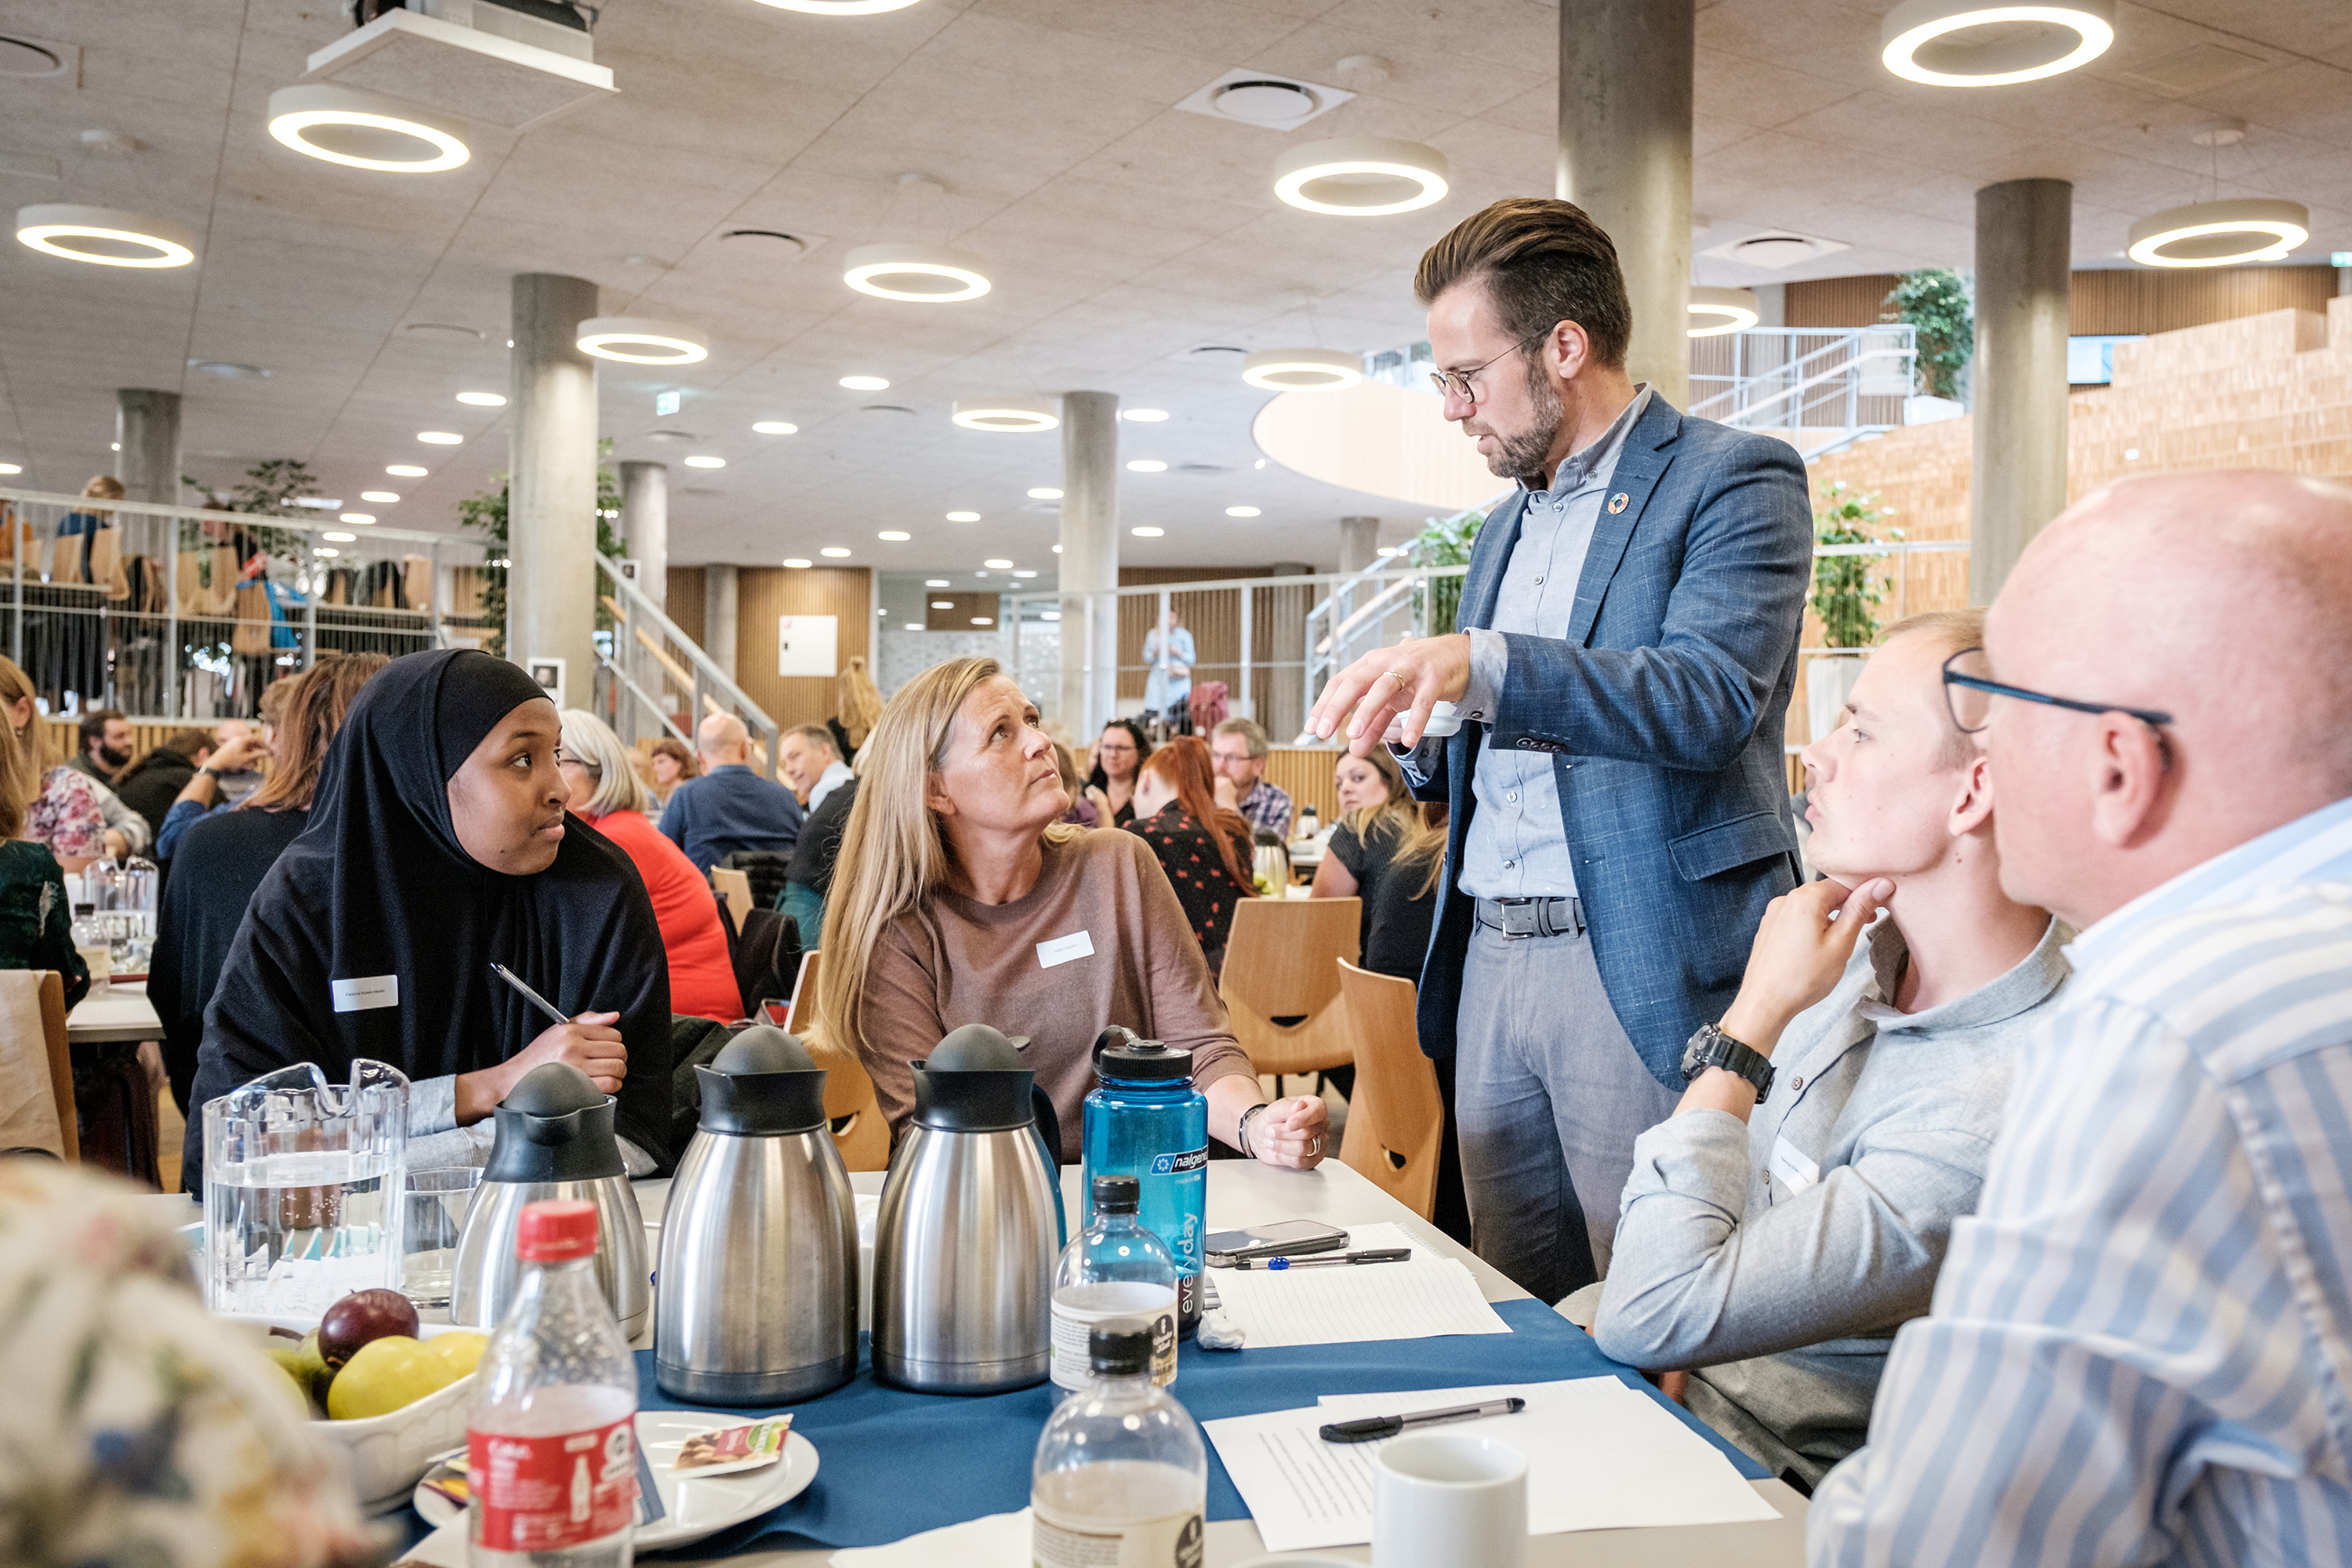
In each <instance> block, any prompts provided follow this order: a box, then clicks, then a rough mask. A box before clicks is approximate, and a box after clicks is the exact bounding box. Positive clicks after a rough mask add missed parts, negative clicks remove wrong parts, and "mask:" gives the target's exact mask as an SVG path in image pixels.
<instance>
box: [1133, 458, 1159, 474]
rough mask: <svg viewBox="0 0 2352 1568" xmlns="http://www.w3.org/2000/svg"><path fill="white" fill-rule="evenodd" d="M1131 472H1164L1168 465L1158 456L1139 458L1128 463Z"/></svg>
mask: <svg viewBox="0 0 2352 1568" xmlns="http://www.w3.org/2000/svg"><path fill="white" fill-rule="evenodd" d="M1127 471H1128V472H1129V473H1130V474H1164V473H1166V472H1167V471H1168V465H1167V464H1165V463H1163V462H1161V461H1160V459H1159V458H1135V459H1134V460H1133V461H1131V462H1129V464H1128V465H1127Z"/></svg>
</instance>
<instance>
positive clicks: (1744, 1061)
mask: <svg viewBox="0 0 2352 1568" xmlns="http://www.w3.org/2000/svg"><path fill="white" fill-rule="evenodd" d="M1691 1047H1692V1048H1691V1056H1690V1059H1689V1061H1688V1062H1686V1064H1685V1079H1696V1078H1697V1077H1698V1075H1699V1074H1700V1073H1702V1072H1704V1071H1706V1069H1707V1068H1711V1067H1717V1068H1723V1069H1724V1070H1725V1071H1726V1072H1729V1073H1736V1074H1738V1076H1739V1077H1741V1078H1743V1079H1747V1080H1748V1085H1749V1086H1750V1087H1751V1088H1753V1089H1755V1090H1756V1103H1757V1104H1759V1105H1761V1104H1763V1103H1764V1101H1765V1099H1766V1098H1767V1097H1768V1096H1769V1095H1770V1094H1771V1092H1772V1058H1769V1057H1768V1056H1766V1055H1765V1054H1764V1053H1763V1052H1761V1051H1759V1050H1758V1049H1756V1047H1753V1046H1750V1045H1748V1043H1747V1042H1745V1041H1743V1040H1736V1039H1734V1038H1732V1037H1730V1036H1729V1035H1727V1034H1725V1033H1724V1032H1723V1031H1722V1030H1721V1029H1720V1028H1718V1027H1717V1026H1715V1025H1713V1024H1705V1025H1701V1026H1700V1028H1699V1035H1698V1037H1697V1038H1696V1039H1694V1040H1693V1041H1692V1042H1691Z"/></svg>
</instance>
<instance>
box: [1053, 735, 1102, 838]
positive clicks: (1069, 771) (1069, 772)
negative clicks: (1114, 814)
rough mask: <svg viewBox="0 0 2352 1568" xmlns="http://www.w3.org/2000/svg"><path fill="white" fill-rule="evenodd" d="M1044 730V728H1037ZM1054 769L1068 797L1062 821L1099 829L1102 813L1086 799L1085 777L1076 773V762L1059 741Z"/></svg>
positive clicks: (1055, 746) (1055, 745) (1088, 793)
mask: <svg viewBox="0 0 2352 1568" xmlns="http://www.w3.org/2000/svg"><path fill="white" fill-rule="evenodd" d="M1039 728H1041V729H1042V728H1044V726H1042V725H1041V726H1039ZM1054 767H1055V770H1056V771H1057V772H1059V773H1061V775H1062V788H1063V790H1064V791H1065V792H1066V793H1067V794H1068V795H1069V797H1070V809H1069V810H1067V811H1066V812H1064V813H1062V820H1063V821H1064V822H1066V823H1068V824H1069V825H1070V826H1073V827H1100V826H1102V825H1103V820H1102V813H1101V812H1100V811H1097V809H1096V808H1095V803H1094V802H1093V801H1091V800H1089V799H1088V798H1087V796H1088V795H1090V794H1091V793H1092V792H1091V791H1089V790H1088V789H1087V781H1086V778H1085V775H1083V774H1082V773H1079V772H1078V760H1077V759H1076V757H1074V756H1072V755H1070V748H1069V747H1068V746H1067V745H1066V744H1065V743H1064V742H1060V741H1055V742H1054Z"/></svg>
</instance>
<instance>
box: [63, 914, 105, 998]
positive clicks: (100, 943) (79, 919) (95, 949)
mask: <svg viewBox="0 0 2352 1568" xmlns="http://www.w3.org/2000/svg"><path fill="white" fill-rule="evenodd" d="M73 944H74V951H75V952H78V953H79V954H81V961H82V963H84V964H85V965H87V966H88V967H89V994H91V995H92V996H103V995H105V994H107V992H109V991H110V990H111V989H113V979H112V977H113V974H114V943H113V942H112V941H111V940H110V938H109V937H108V936H107V934H106V924H105V922H104V921H100V919H99V918H98V909H97V906H96V905H94V904H76V905H75V906H74V907H73Z"/></svg>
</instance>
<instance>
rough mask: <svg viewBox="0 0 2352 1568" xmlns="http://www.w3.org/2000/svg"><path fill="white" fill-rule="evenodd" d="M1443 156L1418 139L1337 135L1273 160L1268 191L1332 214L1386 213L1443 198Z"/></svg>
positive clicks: (1404, 211)
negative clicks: (1270, 189)
mask: <svg viewBox="0 0 2352 1568" xmlns="http://www.w3.org/2000/svg"><path fill="white" fill-rule="evenodd" d="M1445 173H1446V168H1445V154H1444V153H1440V152H1439V151H1438V150H1437V149H1436V148H1434V147H1424V146H1423V145H1422V144H1421V143H1420V142H1398V141H1394V140H1391V138H1389V137H1386V136H1342V137H1340V138H1339V139H1338V140H1336V141H1331V142H1307V143H1305V144H1303V145H1301V146H1297V147H1293V148H1292V149H1291V150H1290V151H1289V152H1287V153H1284V154H1283V155H1282V156H1281V157H1279V158H1276V160H1275V161H1274V194H1275V195H1277V196H1280V197H1281V198H1282V199H1283V200H1284V201H1286V202H1288V203H1289V204H1290V205H1292V206H1295V207H1304V208H1305V209H1306V210H1307V211H1308V212H1311V213H1329V214H1331V215H1333V216H1337V217H1386V216H1389V215H1390V214H1391V213H1409V212H1412V211H1415V210H1417V209H1419V208H1421V207H1425V206H1428V205H1431V204H1433V203H1435V202H1441V201H1444V199H1445V191H1446V184H1445Z"/></svg>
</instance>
